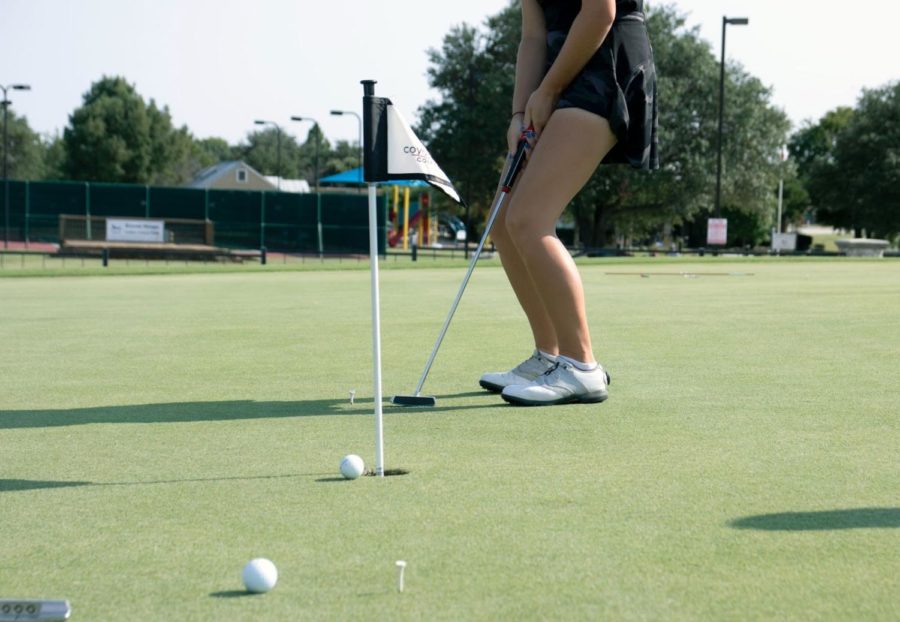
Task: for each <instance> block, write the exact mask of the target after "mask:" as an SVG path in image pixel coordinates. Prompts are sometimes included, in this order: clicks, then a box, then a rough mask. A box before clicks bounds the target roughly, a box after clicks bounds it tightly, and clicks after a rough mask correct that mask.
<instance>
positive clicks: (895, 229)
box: [835, 82, 900, 239]
mask: <svg viewBox="0 0 900 622" xmlns="http://www.w3.org/2000/svg"><path fill="white" fill-rule="evenodd" d="M835 160H836V162H837V165H838V167H839V170H841V171H842V173H843V176H844V178H845V179H846V181H847V182H848V183H847V185H846V186H845V190H844V196H845V200H846V201H847V202H848V204H849V205H850V210H851V214H852V218H853V225H854V227H855V228H859V227H863V228H865V229H866V233H867V235H868V236H869V237H876V238H878V237H882V238H889V239H893V238H895V237H897V235H898V234H900V82H895V83H893V84H889V85H887V86H884V87H882V88H878V89H871V90H865V91H864V92H863V95H862V97H861V98H860V100H859V104H858V106H857V108H856V114H854V115H853V118H852V119H851V121H850V123H849V124H848V125H847V128H846V131H845V132H842V133H841V134H840V135H839V137H838V143H837V147H836V149H835Z"/></svg>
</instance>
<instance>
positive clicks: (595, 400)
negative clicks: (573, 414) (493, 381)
mask: <svg viewBox="0 0 900 622" xmlns="http://www.w3.org/2000/svg"><path fill="white" fill-rule="evenodd" d="M611 384H612V377H610V375H609V372H606V386H609V385H611ZM482 386H483V385H482ZM500 397H502V398H503V400H504V401H505V402H508V403H510V404H513V405H514V406H559V405H562V404H599V403H600V402H605V401H606V400H607V399H608V398H609V393H608V392H606V391H604V392H603V393H598V394H593V395H584V396H578V395H570V396H568V397H561V398H560V399H558V400H553V401H550V402H542V401H540V400H529V399H525V398H522V397H515V396H512V395H503V394H502V393H501V394H500Z"/></svg>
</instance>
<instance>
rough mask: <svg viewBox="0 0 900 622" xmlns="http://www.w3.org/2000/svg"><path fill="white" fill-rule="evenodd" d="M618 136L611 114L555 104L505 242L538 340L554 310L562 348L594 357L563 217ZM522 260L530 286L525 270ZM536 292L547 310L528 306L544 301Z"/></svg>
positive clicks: (512, 208)
mask: <svg viewBox="0 0 900 622" xmlns="http://www.w3.org/2000/svg"><path fill="white" fill-rule="evenodd" d="M615 142H616V138H615V135H614V134H613V133H612V130H611V129H610V127H609V123H608V122H607V120H606V119H604V118H602V117H600V116H598V115H595V114H592V113H590V112H587V111H585V110H580V109H577V108H564V109H561V110H557V111H555V112H554V113H553V115H552V116H551V117H550V120H549V121H548V123H547V126H546V127H545V128H544V131H543V132H542V134H541V136H540V138H539V140H538V142H537V145H535V149H534V152H533V153H532V154H531V158H530V159H529V161H528V166H527V167H526V168H525V170H524V171H522V173H521V175H520V178H519V181H518V183H517V187H516V191H515V193H514V194H513V196H512V197H510V203H509V205H508V210H507V213H506V218H505V220H504V222H503V224H504V225H505V235H504V236H501V237H503V238H506V239H504V242H506V243H505V244H504V245H503V246H506V247H507V248H503V247H502V246H500V245H498V247H500V252H501V257H502V258H503V265H504V268H506V270H507V274H508V275H510V283H512V284H513V288H514V289H515V290H516V295H517V296H518V298H519V301H520V303H522V307H523V309H525V312H526V315H528V319H529V322H531V323H532V331H533V332H534V333H535V340H536V341H537V339H538V337H539V336H541V337H542V338H543V337H544V335H545V334H546V335H549V334H550V333H549V331H547V329H545V328H543V327H542V326H541V324H540V323H541V322H545V321H546V320H545V318H549V322H550V324H551V325H552V327H553V333H555V338H556V342H557V347H558V351H559V353H560V354H563V355H565V356H568V357H570V358H573V359H575V360H577V361H583V362H586V363H590V362H593V361H594V354H593V350H592V345H591V337H590V332H589V330H588V325H587V316H586V312H585V308H584V290H583V288H582V284H581V276H580V275H579V273H578V269H577V268H576V266H575V262H574V261H573V260H572V257H571V255H569V252H568V251H567V250H566V248H565V247H564V246H563V244H562V243H561V242H560V241H559V239H558V238H557V237H556V221H557V219H558V218H559V216H560V214H562V212H563V210H564V209H565V207H566V205H568V203H569V201H571V200H572V198H573V197H574V196H575V195H576V194H577V193H578V191H579V190H581V188H582V187H583V186H584V184H585V183H586V182H587V180H588V179H589V178H590V176H591V175H592V174H593V172H594V170H595V169H596V168H597V165H598V164H599V163H600V161H601V160H602V159H603V157H604V156H605V155H606V153H607V152H608V151H609V150H610V149H612V147H613V145H615ZM495 239H497V241H499V238H496V237H495ZM508 242H512V246H513V247H514V248H515V249H516V250H517V251H518V257H517V258H516V259H512V260H508V258H507V257H504V255H505V254H510V253H509V250H510V249H509V248H508V247H509V246H510V245H509V243H508ZM504 251H506V252H504ZM507 263H509V267H507ZM522 267H524V268H525V270H526V272H527V274H528V276H529V277H530V281H531V285H532V288H531V289H529V288H528V286H527V283H528V282H527V281H526V280H525V278H524V277H523V276H522V275H521V272H520V271H521V268H522ZM510 268H512V270H510ZM511 271H512V273H513V274H510V272H511ZM513 275H514V276H513ZM535 298H537V299H538V300H540V301H541V302H542V303H543V308H544V312H545V314H546V315H544V316H542V315H541V313H540V312H538V311H535V310H534V309H532V311H531V312H530V313H529V309H528V308H527V307H526V304H527V305H529V306H530V307H532V308H534V307H537V305H536V302H535ZM523 300H524V301H525V302H522V301H523ZM532 316H534V317H535V319H537V326H536V325H535V324H536V322H534V321H533V317H532Z"/></svg>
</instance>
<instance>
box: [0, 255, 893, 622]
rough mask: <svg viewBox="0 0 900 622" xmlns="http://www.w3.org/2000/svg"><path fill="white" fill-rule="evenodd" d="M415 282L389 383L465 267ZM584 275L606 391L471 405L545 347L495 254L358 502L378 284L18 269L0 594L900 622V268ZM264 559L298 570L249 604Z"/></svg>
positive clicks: (333, 273) (75, 600)
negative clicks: (246, 587)
mask: <svg viewBox="0 0 900 622" xmlns="http://www.w3.org/2000/svg"><path fill="white" fill-rule="evenodd" d="M419 267H420V268H423V269H417V270H391V269H389V270H384V271H382V279H381V285H382V287H381V297H382V322H383V340H384V348H383V369H384V389H385V394H386V395H392V394H394V393H408V392H409V391H410V390H411V389H412V388H413V386H414V385H415V383H416V381H417V379H418V376H419V374H420V373H421V369H422V366H423V365H424V362H425V358H426V356H427V354H428V352H429V350H430V348H431V346H432V344H433V341H434V338H435V337H436V335H437V332H438V329H439V328H440V324H441V322H442V321H443V319H444V316H445V314H446V312H447V308H448V307H449V303H450V301H451V300H452V297H453V295H454V294H455V292H456V288H457V287H458V285H459V281H460V279H461V278H462V274H463V268H462V264H460V265H458V266H455V267H451V268H428V267H427V264H422V265H420V266H419ZM582 270H583V275H584V280H585V284H586V290H587V296H588V305H589V313H590V322H591V325H592V329H593V331H594V338H595V342H596V352H597V355H598V358H599V359H600V360H601V361H602V362H603V363H604V364H605V365H606V366H607V367H608V368H609V369H610V372H611V374H612V377H613V383H612V386H611V397H610V399H609V401H607V402H605V403H604V404H601V405H590V406H580V405H578V406H566V407H558V408H550V409H537V408H532V409H528V408H514V407H511V406H507V405H505V404H504V403H503V402H501V401H500V400H499V399H498V398H497V397H496V396H492V395H490V394H486V393H483V392H480V391H478V386H477V379H478V376H479V375H480V374H481V373H482V372H483V371H487V370H495V369H501V368H503V367H506V366H509V365H511V364H513V363H515V362H517V361H518V360H519V359H520V358H522V357H523V356H524V355H526V354H527V353H528V351H529V350H530V344H529V339H528V334H527V326H526V324H525V322H524V319H523V317H522V315H521V313H520V312H519V311H518V310H517V308H516V306H515V304H514V300H513V296H512V294H511V292H510V290H509V288H508V286H506V285H505V282H504V278H503V274H502V272H501V271H500V270H499V269H497V268H495V267H492V266H491V265H490V264H486V265H485V266H484V267H480V268H479V270H478V271H476V273H475V275H474V277H473V279H472V281H471V283H470V285H469V289H468V291H467V292H466V296H465V298H464V299H463V302H462V305H461V306H460V309H459V311H458V313H457V317H456V318H455V319H454V322H453V325H452V327H451V329H450V332H449V334H448V336H447V339H446V340H445V343H444V346H443V348H442V350H441V352H440V354H439V355H438V358H437V361H436V364H435V366H434V368H433V371H432V375H431V377H430V378H429V381H428V384H427V385H426V389H427V391H428V392H429V393H433V394H436V395H437V396H438V405H437V407H436V408H433V409H400V408H397V407H392V406H389V405H386V406H385V455H386V466H387V467H388V468H404V469H407V470H409V471H410V473H409V474H408V475H405V476H398V477H389V478H384V479H383V480H379V479H376V478H368V477H367V478H362V479H360V480H357V481H355V482H344V481H335V476H336V475H337V469H338V464H339V461H340V458H341V456H343V455H344V454H346V453H359V454H360V455H362V456H363V458H365V460H366V461H367V464H368V465H369V466H371V465H372V463H373V461H374V448H373V445H374V443H373V440H374V422H373V417H372V401H371V400H372V381H371V375H372V373H371V332H370V311H369V275H368V273H367V272H366V271H365V270H362V269H361V270H325V271H280V272H276V271H272V272H269V273H260V272H236V273H225V272H222V273H219V272H208V273H201V274H160V275H146V276H143V277H141V278H135V277H134V276H127V275H113V276H108V277H105V278H96V277H78V276H72V277H69V278H30V277H25V278H15V279H0V318H2V319H0V344H2V348H3V349H2V355H0V447H2V474H0V525H2V531H0V534H2V538H0V560H2V563H0V597H2V598H8V597H19V598H22V597H49V598H68V599H70V600H71V601H72V606H73V618H72V619H73V620H75V619H78V620H112V619H115V620H250V619H267V620H299V619H317V620H319V619H353V618H356V619H366V620H368V619H372V620H375V619H377V620H398V619H401V620H402V619H409V620H421V619H437V620H496V619H515V620H518V619H559V620H572V619H598V620H599V619H604V620H619V619H622V620H698V619H700V620H770V619H803V620H808V619H829V620H847V619H867V620H895V619H897V618H898V617H900V596H898V594H900V584H898V579H897V577H898V576H900V555H898V554H897V552H898V550H900V549H898V542H900V502H898V494H897V493H898V482H900V460H898V440H900V422H898V417H897V412H898V407H897V388H896V387H897V369H898V367H897V353H898V352H900V314H898V313H897V309H898V307H900V264H897V263H896V262H893V261H891V260H883V261H852V260H829V261H824V260H805V261H797V260H781V261H778V260H766V261H747V260H728V259H722V258H719V259H712V258H708V259H706V260H700V261H698V260H677V261H658V260H643V261H636V260H618V261H605V262H598V261H591V262H586V263H585V264H584V265H583V266H582ZM609 272H629V273H632V274H630V275H622V276H619V275H610V274H608V273H609ZM657 272H669V273H673V274H677V273H680V272H696V273H704V272H717V273H741V274H745V275H746V274H747V273H752V274H753V275H752V276H697V277H696V278H688V277H685V276H656V275H655V274H653V275H651V276H650V277H649V278H642V277H641V276H640V274H641V273H657ZM351 389H355V390H356V392H357V393H356V402H355V404H353V405H351V404H350V403H349V400H348V391H349V390H351ZM255 556H265V557H269V558H271V559H272V560H273V561H274V562H275V563H276V564H277V566H278V568H279V571H280V573H281V577H280V580H279V584H278V586H277V587H276V588H275V589H274V590H273V591H272V592H271V593H269V594H267V595H264V596H245V595H243V594H242V592H241V591H240V590H241V584H240V570H241V567H242V566H243V564H244V563H245V562H246V561H247V560H249V559H250V558H252V557H255ZM398 559H404V560H406V561H407V562H408V564H409V565H408V567H407V571H406V591H405V592H404V593H402V594H398V593H397V592H396V591H395V585H396V570H395V568H394V562H395V560H398Z"/></svg>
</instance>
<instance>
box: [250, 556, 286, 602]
mask: <svg viewBox="0 0 900 622" xmlns="http://www.w3.org/2000/svg"><path fill="white" fill-rule="evenodd" d="M241 577H242V578H243V579H244V587H246V588H247V591H248V592H255V593H256V594H264V593H266V592H268V591H269V590H271V589H272V588H273V587H275V584H276V583H277V582H278V568H276V567H275V564H273V563H272V562H271V561H269V560H268V559H265V558H262V557H258V558H256V559H251V560H250V561H249V562H247V565H246V566H244V572H243V573H242V574H241Z"/></svg>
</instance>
